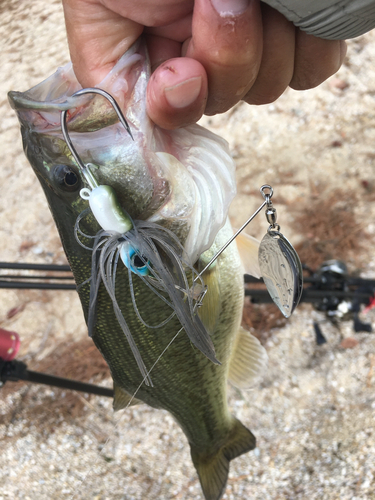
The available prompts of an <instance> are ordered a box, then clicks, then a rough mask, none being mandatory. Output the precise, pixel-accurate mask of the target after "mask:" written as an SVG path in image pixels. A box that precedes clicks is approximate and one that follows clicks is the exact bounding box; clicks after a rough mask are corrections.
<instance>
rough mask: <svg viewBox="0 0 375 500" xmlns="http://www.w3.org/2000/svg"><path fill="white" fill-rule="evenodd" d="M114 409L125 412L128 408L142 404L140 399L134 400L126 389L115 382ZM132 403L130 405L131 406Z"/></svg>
mask: <svg viewBox="0 0 375 500" xmlns="http://www.w3.org/2000/svg"><path fill="white" fill-rule="evenodd" d="M113 392H114V395H113V409H114V411H118V410H123V409H124V408H127V407H128V406H134V405H137V404H140V403H142V401H141V400H140V399H136V398H133V399H132V396H130V394H128V393H127V392H126V391H125V389H123V388H122V387H120V386H119V385H117V384H115V383H114V382H113ZM129 403H130V404H129Z"/></svg>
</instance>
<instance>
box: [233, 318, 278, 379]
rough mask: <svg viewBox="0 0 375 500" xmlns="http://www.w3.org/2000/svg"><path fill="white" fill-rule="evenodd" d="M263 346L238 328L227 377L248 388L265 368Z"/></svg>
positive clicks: (266, 358)
mask: <svg viewBox="0 0 375 500" xmlns="http://www.w3.org/2000/svg"><path fill="white" fill-rule="evenodd" d="M267 364H268V355H267V351H266V350H265V348H264V347H263V346H262V344H261V343H260V342H259V340H258V339H257V338H256V337H254V335H252V334H251V333H250V332H248V331H247V330H245V329H244V328H242V327H241V328H240V330H239V332H238V335H237V337H236V339H235V344H234V347H233V354H232V357H231V360H230V365H229V373H228V379H229V381H230V382H231V383H232V384H233V385H235V386H236V387H239V388H240V389H249V388H250V387H251V386H252V385H253V384H254V383H255V381H256V379H257V378H258V377H259V376H261V375H262V374H263V373H264V371H265V370H266V368H267Z"/></svg>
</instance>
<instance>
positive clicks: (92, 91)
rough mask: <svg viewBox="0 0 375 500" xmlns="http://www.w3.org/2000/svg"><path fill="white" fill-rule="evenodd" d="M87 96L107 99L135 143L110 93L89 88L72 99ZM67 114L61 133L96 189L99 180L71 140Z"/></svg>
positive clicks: (81, 168)
mask: <svg viewBox="0 0 375 500" xmlns="http://www.w3.org/2000/svg"><path fill="white" fill-rule="evenodd" d="M85 94H99V95H101V96H102V97H105V98H106V99H107V101H109V102H110V103H111V104H112V107H113V109H114V110H115V111H116V114H117V116H118V118H119V120H120V122H121V124H122V125H123V126H124V128H125V129H126V131H127V132H128V134H129V135H130V137H131V138H132V140H133V141H134V137H133V134H132V133H131V130H130V127H129V124H128V122H127V121H126V119H125V117H124V115H123V113H122V111H121V109H120V106H119V105H118V104H117V102H116V100H115V99H114V98H113V97H112V96H111V94H109V93H108V92H106V91H105V90H102V89H98V88H94V87H88V88H85V89H81V90H78V91H77V92H75V93H74V94H73V95H72V97H79V96H81V95H85ZM67 112H68V110H64V111H62V112H61V131H62V133H63V136H64V139H65V142H66V143H67V145H68V147H69V149H70V152H71V153H72V155H73V157H74V159H75V161H76V162H77V164H78V166H79V168H80V170H81V172H82V174H83V175H84V177H85V179H86V180H87V182H88V184H89V186H90V187H91V189H94V188H95V187H98V185H99V184H98V182H97V180H96V179H95V176H94V175H93V173H92V172H91V170H90V168H89V167H88V166H86V165H85V164H84V163H83V161H82V160H81V158H80V156H79V154H78V153H77V150H76V148H75V147H74V145H73V143H72V140H71V139H70V136H69V133H68V126H67V123H66V115H67Z"/></svg>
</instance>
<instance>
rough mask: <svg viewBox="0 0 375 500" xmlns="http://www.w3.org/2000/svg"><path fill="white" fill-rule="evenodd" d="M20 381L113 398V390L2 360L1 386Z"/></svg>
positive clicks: (0, 364) (19, 362)
mask: <svg viewBox="0 0 375 500" xmlns="http://www.w3.org/2000/svg"><path fill="white" fill-rule="evenodd" d="M0 334H1V332H0ZM19 380H25V381H27V382H34V383H36V384H44V385H49V386H53V387H60V388H62V389H69V390H72V391H80V392H87V393H89V394H96V395H97V396H106V397H109V398H113V390H112V389H108V388H107V387H102V386H99V385H94V384H87V383H84V382H79V381H78V380H72V379H68V378H62V377H56V376H54V375H48V374H47V373H40V372H34V371H32V370H28V368H27V365H26V364H25V363H23V362H22V361H18V360H16V359H13V360H12V361H5V360H4V359H3V358H0V386H2V385H4V384H5V382H7V381H11V382H18V381H19Z"/></svg>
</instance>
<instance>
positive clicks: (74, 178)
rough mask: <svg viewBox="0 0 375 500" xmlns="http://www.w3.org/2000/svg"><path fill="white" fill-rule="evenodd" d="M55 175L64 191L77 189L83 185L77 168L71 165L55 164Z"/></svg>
mask: <svg viewBox="0 0 375 500" xmlns="http://www.w3.org/2000/svg"><path fill="white" fill-rule="evenodd" d="M53 176H54V179H55V181H56V182H57V184H58V186H59V187H60V188H61V189H63V190H64V191H69V192H73V191H77V190H78V189H79V188H80V187H81V182H80V177H79V175H78V172H77V171H76V169H75V168H74V167H72V166H70V165H55V167H54V170H53Z"/></svg>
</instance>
